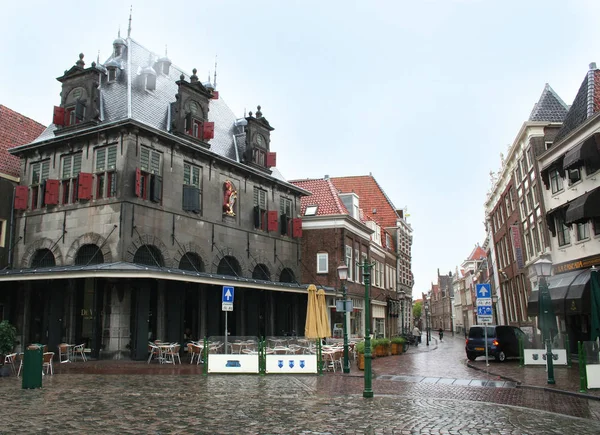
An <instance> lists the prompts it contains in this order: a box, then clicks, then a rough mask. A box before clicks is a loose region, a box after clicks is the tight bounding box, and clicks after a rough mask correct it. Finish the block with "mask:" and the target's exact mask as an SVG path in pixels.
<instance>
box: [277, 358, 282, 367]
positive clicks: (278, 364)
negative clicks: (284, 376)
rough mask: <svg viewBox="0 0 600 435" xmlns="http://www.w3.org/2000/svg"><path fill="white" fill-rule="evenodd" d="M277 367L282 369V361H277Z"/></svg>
mask: <svg viewBox="0 0 600 435" xmlns="http://www.w3.org/2000/svg"><path fill="white" fill-rule="evenodd" d="M277 367H279V368H280V369H282V368H283V360H282V359H278V360H277Z"/></svg>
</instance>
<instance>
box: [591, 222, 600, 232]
mask: <svg viewBox="0 0 600 435" xmlns="http://www.w3.org/2000/svg"><path fill="white" fill-rule="evenodd" d="M592 222H593V223H594V236H597V235H598V234H600V218H594V219H593V221H592Z"/></svg>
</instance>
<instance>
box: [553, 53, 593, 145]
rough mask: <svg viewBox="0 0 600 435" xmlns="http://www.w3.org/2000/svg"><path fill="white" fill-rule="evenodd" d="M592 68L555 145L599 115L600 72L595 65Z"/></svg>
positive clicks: (558, 134)
mask: <svg viewBox="0 0 600 435" xmlns="http://www.w3.org/2000/svg"><path fill="white" fill-rule="evenodd" d="M590 67H591V68H590V70H589V71H588V73H587V74H586V76H585V78H584V79H583V82H582V83H581V86H580V87H579V91H577V95H576V96H575V100H573V104H571V108H570V109H569V112H568V113H567V116H566V117H565V120H564V121H563V125H562V127H561V129H560V130H559V131H558V133H557V134H556V138H555V139H554V142H555V143H556V142H558V141H560V140H561V139H562V138H564V137H566V136H567V135H568V134H569V133H570V132H571V131H573V130H575V129H576V128H577V127H579V126H580V125H581V124H582V123H583V122H584V121H585V120H586V119H588V118H589V117H591V116H592V115H594V114H595V113H598V111H599V109H600V70H598V69H597V68H596V65H595V64H591V65H590Z"/></svg>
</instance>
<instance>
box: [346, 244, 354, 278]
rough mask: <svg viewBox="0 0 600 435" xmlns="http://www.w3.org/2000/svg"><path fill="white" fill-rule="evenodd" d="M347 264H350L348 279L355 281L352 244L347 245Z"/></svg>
mask: <svg viewBox="0 0 600 435" xmlns="http://www.w3.org/2000/svg"><path fill="white" fill-rule="evenodd" d="M346 266H348V281H354V280H353V279H352V271H353V270H354V268H353V267H352V246H348V245H346Z"/></svg>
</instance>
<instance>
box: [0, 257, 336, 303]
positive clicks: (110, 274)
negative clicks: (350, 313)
mask: <svg viewBox="0 0 600 435" xmlns="http://www.w3.org/2000/svg"><path fill="white" fill-rule="evenodd" d="M80 278H124V279H139V278H153V279H164V280H167V281H180V282H192V283H198V284H209V285H219V286H222V285H231V286H234V287H242V288H252V289H259V290H273V291H283V292H292V293H304V294H307V288H308V285H306V284H302V285H300V284H297V283H286V282H276V281H263V280H260V279H253V278H241V277H235V276H227V275H219V274H215V273H206V272H194V271H188V270H182V269H175V268H167V267H156V266H146V265H142V264H136V263H127V262H114V263H102V264H94V265H89V266H53V267H41V268H40V267H38V268H30V269H26V268H23V269H5V270H1V271H0V283H1V282H6V281H28V280H33V281H36V280H55V279H80ZM324 290H325V291H326V293H327V294H331V295H333V294H335V289H333V288H328V287H327V288H324Z"/></svg>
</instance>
